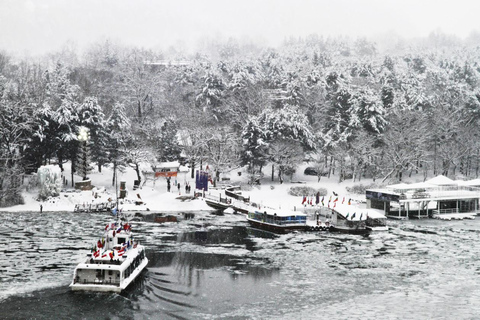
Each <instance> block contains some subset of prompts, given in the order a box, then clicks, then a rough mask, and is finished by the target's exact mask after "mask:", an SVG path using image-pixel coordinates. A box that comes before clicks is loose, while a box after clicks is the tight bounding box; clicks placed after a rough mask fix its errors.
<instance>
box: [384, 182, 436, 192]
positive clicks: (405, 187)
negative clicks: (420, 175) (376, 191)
mask: <svg viewBox="0 0 480 320" xmlns="http://www.w3.org/2000/svg"><path fill="white" fill-rule="evenodd" d="M433 187H435V185H433V184H430V183H427V182H417V183H410V184H404V183H400V184H397V185H393V186H388V187H387V188H389V189H396V190H409V189H426V188H433Z"/></svg>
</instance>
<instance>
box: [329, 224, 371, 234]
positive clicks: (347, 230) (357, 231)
mask: <svg viewBox="0 0 480 320" xmlns="http://www.w3.org/2000/svg"><path fill="white" fill-rule="evenodd" d="M331 231H334V232H340V233H349V234H367V233H369V232H370V230H369V229H367V228H349V227H342V226H333V227H332V228H331Z"/></svg>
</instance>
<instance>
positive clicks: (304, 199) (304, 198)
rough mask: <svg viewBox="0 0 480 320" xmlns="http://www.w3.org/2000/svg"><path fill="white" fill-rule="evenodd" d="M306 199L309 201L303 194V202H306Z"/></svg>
mask: <svg viewBox="0 0 480 320" xmlns="http://www.w3.org/2000/svg"><path fill="white" fill-rule="evenodd" d="M305 201H307V197H305V196H303V201H302V204H304V203H305Z"/></svg>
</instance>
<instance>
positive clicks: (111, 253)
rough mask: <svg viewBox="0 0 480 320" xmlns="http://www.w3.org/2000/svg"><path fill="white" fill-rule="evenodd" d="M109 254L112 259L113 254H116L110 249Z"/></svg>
mask: <svg viewBox="0 0 480 320" xmlns="http://www.w3.org/2000/svg"><path fill="white" fill-rule="evenodd" d="M109 255H110V259H113V256H114V254H113V251H110V253H109Z"/></svg>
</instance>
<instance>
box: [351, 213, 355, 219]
mask: <svg viewBox="0 0 480 320" xmlns="http://www.w3.org/2000/svg"><path fill="white" fill-rule="evenodd" d="M353 218H355V212H354V213H353V214H352V218H351V219H350V220H353Z"/></svg>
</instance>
